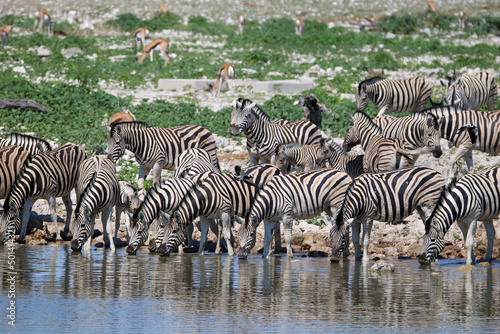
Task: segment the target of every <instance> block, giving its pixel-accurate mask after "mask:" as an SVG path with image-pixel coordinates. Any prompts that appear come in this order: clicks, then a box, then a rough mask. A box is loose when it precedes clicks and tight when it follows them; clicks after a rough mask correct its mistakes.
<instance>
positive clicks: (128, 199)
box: [113, 181, 141, 242]
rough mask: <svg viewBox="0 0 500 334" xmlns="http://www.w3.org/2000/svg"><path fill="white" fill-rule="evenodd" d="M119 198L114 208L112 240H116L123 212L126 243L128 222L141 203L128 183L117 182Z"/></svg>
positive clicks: (128, 230)
mask: <svg viewBox="0 0 500 334" xmlns="http://www.w3.org/2000/svg"><path fill="white" fill-rule="evenodd" d="M119 185H120V196H119V198H118V203H116V206H115V229H114V234H113V238H118V230H119V229H120V221H121V215H122V212H125V213H126V215H125V227H126V229H127V242H128V241H129V239H130V220H131V218H132V214H133V213H134V212H135V210H137V209H138V208H139V206H140V205H141V201H140V199H139V193H138V192H137V189H136V188H135V187H134V186H132V184H131V183H130V182H127V181H119Z"/></svg>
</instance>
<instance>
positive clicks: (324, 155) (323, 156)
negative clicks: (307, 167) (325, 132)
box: [316, 138, 331, 168]
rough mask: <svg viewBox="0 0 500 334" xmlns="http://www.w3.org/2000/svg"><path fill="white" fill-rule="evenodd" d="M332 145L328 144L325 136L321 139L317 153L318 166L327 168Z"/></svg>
mask: <svg viewBox="0 0 500 334" xmlns="http://www.w3.org/2000/svg"><path fill="white" fill-rule="evenodd" d="M330 149H331V148H330V145H328V144H327V142H326V140H325V139H324V138H321V139H320V141H319V147H318V153H317V155H316V166H317V168H325V167H326V162H327V161H328V157H329V156H330Z"/></svg>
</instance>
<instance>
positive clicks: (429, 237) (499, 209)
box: [418, 167, 500, 264]
mask: <svg viewBox="0 0 500 334" xmlns="http://www.w3.org/2000/svg"><path fill="white" fill-rule="evenodd" d="M499 184H500V169H499V167H493V168H488V169H485V170H482V171H481V172H479V173H478V174H467V175H465V176H464V177H462V178H461V179H460V180H459V181H458V182H456V183H455V182H453V183H451V184H450V186H449V187H448V188H447V189H446V190H444V191H443V193H442V195H441V197H440V198H439V201H438V203H437V204H436V206H435V208H434V210H433V211H432V214H431V215H430V216H429V218H428V219H427V222H426V224H425V232H426V233H425V235H424V238H423V239H424V241H423V247H422V252H421V253H420V255H419V259H418V261H419V262H420V263H423V264H430V263H431V262H432V261H434V260H435V259H436V257H437V255H438V254H439V253H440V252H441V251H442V250H443V248H444V235H445V234H446V232H447V231H448V230H449V229H450V226H451V224H453V222H455V221H456V222H457V223H458V226H459V227H460V229H461V230H462V235H463V237H464V242H465V248H466V250H467V260H466V261H467V264H473V263H474V262H475V258H474V254H473V252H472V247H473V245H474V235H475V234H476V228H477V221H478V220H480V221H482V222H483V224H484V228H485V230H486V236H487V238H488V246H487V250H486V257H485V260H486V261H491V259H492V252H493V242H494V238H495V228H494V226H493V219H497V218H498V215H499V214H500V187H499Z"/></svg>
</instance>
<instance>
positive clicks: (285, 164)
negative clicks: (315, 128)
mask: <svg viewBox="0 0 500 334" xmlns="http://www.w3.org/2000/svg"><path fill="white" fill-rule="evenodd" d="M325 147H326V144H325V139H323V138H321V140H320V142H319V143H317V144H312V145H302V144H299V143H288V144H281V145H279V146H278V147H277V148H276V162H275V164H274V165H275V166H276V167H278V168H279V169H280V170H281V172H282V173H290V172H308V171H310V170H315V169H319V168H323V167H325V163H326V161H325V160H322V161H321V163H318V161H319V160H318V157H319V152H320V151H321V150H324V148H325Z"/></svg>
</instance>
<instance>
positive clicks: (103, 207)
mask: <svg viewBox="0 0 500 334" xmlns="http://www.w3.org/2000/svg"><path fill="white" fill-rule="evenodd" d="M76 193H77V198H78V203H77V205H76V210H75V220H74V221H73V240H72V241H71V249H72V250H74V251H80V250H81V249H82V246H83V248H84V249H85V251H90V246H91V242H92V235H93V234H94V225H95V217H96V214H97V213H98V212H101V221H102V227H103V234H104V239H103V240H104V242H106V238H108V239H109V243H110V247H111V249H112V250H115V242H114V240H113V235H114V233H113V232H112V231H111V223H110V224H109V225H108V218H109V216H110V215H111V211H112V209H113V206H115V205H116V204H117V203H118V200H119V197H120V184H119V182H118V178H117V177H116V169H115V164H114V163H113V161H111V160H110V159H108V158H105V157H99V156H96V157H92V158H89V159H87V160H85V161H84V162H83V163H82V164H81V166H80V172H79V175H78V181H77V187H76ZM117 218H118V217H117Z"/></svg>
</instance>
